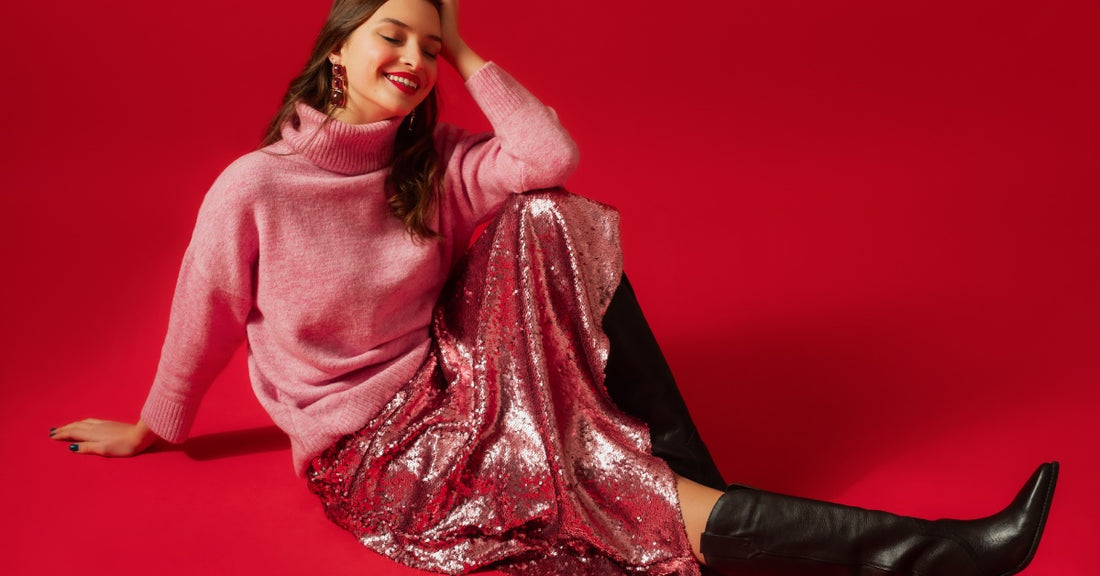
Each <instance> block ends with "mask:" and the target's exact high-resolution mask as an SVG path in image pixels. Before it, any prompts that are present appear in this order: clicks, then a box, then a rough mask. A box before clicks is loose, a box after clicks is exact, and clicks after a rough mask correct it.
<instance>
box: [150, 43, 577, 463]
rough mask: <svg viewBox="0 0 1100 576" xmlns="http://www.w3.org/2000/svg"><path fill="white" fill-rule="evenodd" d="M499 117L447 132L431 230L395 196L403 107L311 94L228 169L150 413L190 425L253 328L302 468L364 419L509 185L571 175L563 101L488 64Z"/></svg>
mask: <svg viewBox="0 0 1100 576" xmlns="http://www.w3.org/2000/svg"><path fill="white" fill-rule="evenodd" d="M466 87H467V89H468V90H469V92H470V94H471V95H472V96H473V98H474V100H475V102H477V104H478V105H479V106H480V107H481V109H482V111H483V112H484V113H485V115H486V117H488V119H489V121H490V123H491V124H492V126H493V130H494V133H493V134H480V135H474V134H469V133H466V132H464V131H462V130H460V129H458V128H455V127H453V126H448V125H440V126H439V127H438V128H437V130H436V132H435V144H436V149H437V150H438V151H439V155H440V162H441V167H442V168H444V170H445V172H444V178H443V196H442V199H441V202H440V204H439V206H438V209H437V211H436V214H435V216H434V220H433V221H432V228H433V229H434V230H436V231H438V232H439V233H440V234H442V235H443V238H444V240H443V241H440V242H434V241H417V240H414V239H412V238H411V237H410V236H409V234H408V232H406V230H405V228H404V225H403V224H402V222H401V221H400V220H399V219H398V218H396V217H395V216H393V215H392V214H391V213H390V210H389V207H388V205H387V204H386V190H385V180H386V176H387V174H388V172H389V166H390V162H391V159H392V155H393V142H394V138H395V135H396V131H397V128H398V126H399V124H400V121H401V119H400V118H394V119H390V120H385V121H381V122H376V123H372V124H365V125H351V124H346V123H343V122H340V121H337V120H331V121H329V122H328V123H327V124H324V121H325V119H326V116H325V115H324V114H322V113H321V112H318V111H317V110H314V109H312V108H310V107H309V106H306V105H304V104H299V105H298V107H297V117H296V118H295V119H293V120H292V121H290V122H288V123H287V124H286V125H285V126H284V127H283V130H282V135H283V139H282V140H281V141H279V142H277V143H275V144H273V145H271V146H269V147H268V148H265V149H263V150H258V151H256V152H252V153H250V154H247V155H245V156H243V157H241V158H239V159H238V160H237V161H235V162H234V163H233V164H231V165H230V166H229V167H228V168H227V169H226V170H225V171H224V172H223V173H222V174H221V176H219V177H218V179H217V180H216V181H215V183H214V185H213V186H212V188H211V189H210V191H209V192H208V193H207V195H206V197H205V199H204V200H203V204H202V207H201V208H200V209H199V215H198V221H197V223H196V225H195V231H194V234H193V236H192V238H191V243H190V245H189V246H188V249H187V252H186V254H185V255H184V258H183V265H182V267H181V270H180V275H179V280H178V283H177V286H176V292H175V296H174V298H173V301H172V313H171V318H170V320H169V325H168V335H167V337H166V339H165V343H164V348H163V351H162V352H161V358H160V364H159V367H158V370H157V374H156V377H155V379H154V382H153V385H152V388H151V390H150V392H149V396H148V398H147V400H146V402H145V406H144V408H143V409H142V412H141V417H142V419H143V420H144V421H145V423H146V424H148V426H149V427H150V428H151V429H152V430H153V432H154V433H156V434H157V435H158V436H160V437H161V438H164V439H166V440H168V441H170V442H174V443H178V442H182V441H184V440H185V439H186V438H187V435H188V432H189V430H190V428H191V424H192V422H193V421H194V419H195V415H196V412H197V410H198V407H199V403H200V401H201V399H202V396H203V394H204V393H205V392H206V390H207V388H208V387H209V385H210V383H211V382H212V381H213V380H214V378H215V377H216V376H217V374H218V373H219V372H221V370H222V368H223V367H224V366H225V364H226V363H227V362H228V361H229V358H230V357H231V356H232V355H233V353H234V351H235V350H236V349H237V347H238V346H239V345H240V344H241V342H242V341H245V340H247V343H248V366H249V375H250V377H251V381H252V386H253V389H254V390H255V393H256V396H257V398H258V399H259V401H260V403H261V404H262V405H263V407H264V408H265V409H266V410H267V412H268V413H269V414H270V415H271V418H272V420H273V421H274V422H275V424H276V425H277V426H279V427H280V428H281V429H282V430H284V431H285V432H286V433H287V434H288V435H289V436H290V439H291V447H292V453H293V458H294V467H295V471H296V472H297V473H298V474H302V473H303V471H304V470H305V468H306V466H307V465H308V463H309V462H310V461H311V460H312V459H313V458H314V457H315V456H317V455H318V454H319V453H320V452H322V451H323V450H324V449H325V448H327V447H328V446H330V445H331V444H333V443H334V442H335V441H336V440H337V439H339V438H340V437H341V436H344V435H346V434H349V433H351V432H354V431H356V430H358V429H359V428H361V427H362V426H364V425H365V424H366V423H367V422H368V421H369V420H370V419H371V418H372V417H373V416H374V415H375V414H377V413H378V411H379V410H380V409H381V408H382V406H384V405H385V403H386V402H388V401H389V400H390V399H391V398H392V397H393V396H394V394H396V392H397V391H398V389H399V388H400V387H401V386H402V385H403V384H404V383H405V382H406V381H408V380H409V378H410V377H411V376H412V374H413V373H414V372H415V370H416V369H417V368H418V367H419V366H420V364H421V363H422V362H423V361H424V359H425V357H426V355H427V353H428V349H429V332H428V324H429V322H430V318H431V312H432V308H433V306H434V304H435V301H436V299H437V298H438V296H439V293H440V291H441V290H442V288H443V284H444V281H445V280H446V278H447V275H448V273H449V272H450V270H451V267H452V266H453V264H454V263H455V262H456V261H457V260H458V258H459V257H460V256H461V254H462V252H463V250H464V249H465V247H466V246H467V245H468V243H469V240H470V236H471V234H472V233H473V230H474V229H475V227H476V226H477V224H478V223H479V222H481V221H483V220H485V219H487V218H488V217H490V216H492V215H493V214H494V213H495V212H496V211H497V209H498V208H499V206H500V205H501V204H502V203H503V201H504V200H505V198H506V197H507V195H508V194H511V193H517V192H522V191H524V190H531V189H539V188H549V187H554V186H560V185H562V184H564V182H565V180H566V178H568V176H569V175H570V174H571V173H572V172H573V170H574V169H575V167H576V162H577V150H576V146H575V145H574V143H573V141H572V139H571V138H570V137H569V135H568V133H566V131H565V130H564V129H563V128H562V126H561V125H560V124H559V123H558V120H557V116H556V115H555V114H554V112H553V111H552V110H551V109H549V108H547V107H546V106H544V105H542V104H541V103H540V102H539V101H538V100H536V99H535V98H534V96H532V95H531V94H530V93H529V92H527V91H526V90H525V89H524V88H523V87H521V86H520V85H519V84H518V83H516V81H515V80H514V79H512V77H511V76H509V75H508V74H506V73H505V72H504V71H503V70H501V69H500V68H499V67H497V66H496V65H495V64H492V63H490V64H488V65H486V66H485V67H484V68H482V69H481V70H479V71H478V72H477V73H475V74H474V75H473V76H472V77H470V79H469V80H468V81H467V82H466Z"/></svg>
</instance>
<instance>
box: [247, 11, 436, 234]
mask: <svg viewBox="0 0 1100 576" xmlns="http://www.w3.org/2000/svg"><path fill="white" fill-rule="evenodd" d="M425 2H428V3H429V4H431V5H432V6H434V7H435V9H436V10H437V11H439V10H442V7H441V5H440V3H439V0H425ZM385 3H386V0H336V1H335V2H334V3H333V4H332V10H330V11H329V15H328V19H327V20H326V21H325V25H324V27H322V28H321V33H320V34H318V35H317V41H316V42H315V43H314V45H313V52H312V53H311V54H310V56H309V61H308V62H307V63H306V65H305V68H303V69H302V72H301V73H300V74H298V76H297V77H296V78H295V79H294V80H292V81H291V82H290V86H289V87H288V88H287V91H286V95H285V96H283V105H282V107H281V108H280V109H279V113H278V114H276V115H275V117H274V118H272V120H271V124H269V125H268V127H267V133H266V134H265V135H264V139H263V144H262V145H263V146H268V145H271V144H274V143H275V142H278V141H279V140H282V138H283V135H282V128H283V125H284V124H285V123H287V122H298V121H299V119H298V115H297V113H296V112H295V110H294V109H295V106H297V104H298V102H303V103H305V104H307V105H309V106H311V107H313V108H314V109H316V110H321V111H323V112H325V114H327V115H328V118H327V119H325V124H328V123H329V122H330V121H331V120H332V117H333V116H332V114H333V112H334V111H335V108H334V107H333V106H332V105H331V104H330V102H329V99H330V98H331V92H332V64H331V62H329V54H331V53H332V52H333V51H334V50H336V49H337V48H338V47H339V46H340V45H342V44H343V43H344V42H346V41H347V39H348V37H350V36H351V33H352V32H354V31H355V29H356V28H358V27H359V26H360V25H362V24H363V23H364V22H366V21H367V19H369V18H370V17H371V16H372V15H374V13H375V11H377V10H378V8H379V7H380V6H382V5H383V4H385ZM438 116H439V105H438V103H437V101H436V95H435V88H434V87H433V88H432V90H431V91H430V92H429V93H428V96H427V98H425V99H424V101H423V102H421V103H420V104H419V105H418V106H417V107H416V110H415V111H414V113H413V114H410V115H409V116H406V117H405V119H404V120H403V121H402V122H401V126H400V127H399V129H398V130H397V138H396V139H395V141H394V155H393V165H392V166H391V168H390V173H389V176H387V177H386V191H387V192H388V196H387V202H388V203H389V207H390V212H392V213H393V215H394V216H397V217H398V218H400V219H401V221H402V222H404V224H405V229H406V230H408V232H409V234H411V235H412V236H413V237H414V238H418V239H425V240H432V239H440V238H441V236H440V235H439V233H438V232H436V231H435V230H433V229H432V228H431V226H429V222H430V221H431V218H432V216H433V215H434V213H435V209H436V204H437V203H438V200H439V193H440V192H439V191H440V186H441V180H442V174H441V172H440V169H439V153H438V152H437V151H436V149H435V142H434V141H433V140H432V133H433V132H434V131H435V125H436V120H437V119H438Z"/></svg>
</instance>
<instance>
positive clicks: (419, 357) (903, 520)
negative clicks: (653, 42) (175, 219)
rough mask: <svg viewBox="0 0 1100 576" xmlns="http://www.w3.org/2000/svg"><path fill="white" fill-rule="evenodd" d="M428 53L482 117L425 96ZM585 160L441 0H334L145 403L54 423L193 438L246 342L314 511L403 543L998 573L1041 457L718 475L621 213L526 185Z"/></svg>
mask: <svg viewBox="0 0 1100 576" xmlns="http://www.w3.org/2000/svg"><path fill="white" fill-rule="evenodd" d="M437 56H441V57H442V58H443V59H444V60H445V61H446V62H448V63H449V64H450V65H451V66H452V67H454V68H455V70H456V71H457V72H458V74H459V75H460V76H461V78H462V79H463V80H464V81H465V83H466V87H467V88H468V90H469V92H470V94H471V96H472V97H473V99H474V101H475V102H476V103H477V104H478V106H479V107H480V108H481V109H482V111H483V112H484V113H485V116H486V118H487V119H488V120H489V122H490V123H491V124H492V127H493V133H491V134H472V133H469V132H467V131H465V130H462V129H459V128H456V127H454V126H450V125H446V124H443V123H438V122H437V117H436V116H437V111H436V103H435V94H434V87H435V85H436V82H437V80H438V72H439V70H438V68H437V63H436V57H437ZM582 72H583V71H578V73H577V74H578V77H579V76H580V75H581V74H582ZM600 73H602V74H606V73H607V68H606V67H604V68H603V69H601V70H600ZM698 77H704V76H702V75H700V76H698ZM605 78H606V77H605ZM677 86H679V85H677ZM576 164H577V150H576V146H575V144H574V142H573V140H572V138H571V137H570V136H569V134H568V133H567V132H566V131H565V129H564V128H563V127H562V125H561V124H560V123H559V121H558V118H557V115H556V114H555V113H554V112H553V111H552V110H551V109H549V108H548V107H546V106H545V105H543V104H542V103H541V102H539V101H538V100H537V99H535V98H534V96H533V95H531V93H530V92H528V91H527V90H526V89H524V88H523V87H522V86H520V85H519V84H518V83H517V82H516V81H515V79H514V78H512V77H511V76H510V75H508V74H507V73H505V72H504V71H503V70H502V69H501V68H500V67H499V66H498V65H496V64H492V63H486V62H485V61H484V60H482V59H481V57H480V56H478V54H477V53H475V52H474V51H473V50H471V49H470V48H469V46H467V45H466V43H465V42H464V41H463V39H462V37H461V36H459V34H458V20H457V1H454V0H451V1H441V2H435V1H430V0H389V1H374V2H366V1H355V0H338V1H337V2H336V3H335V5H334V6H333V9H332V11H331V14H330V16H329V19H328V21H327V22H326V24H325V27H324V28H323V30H322V32H321V34H320V36H319V37H318V40H317V42H316V45H315V47H314V50H313V55H312V57H311V59H310V60H309V62H308V63H307V65H306V67H305V69H304V70H303V71H302V73H301V74H300V75H299V76H298V77H297V79H295V81H294V82H293V83H292V84H291V86H290V89H289V90H288V92H287V94H286V96H285V98H284V102H283V107H282V109H281V111H280V112H279V113H278V114H277V115H276V117H275V119H274V121H273V122H272V124H271V127H270V130H269V131H268V133H267V137H266V138H265V139H264V145H263V147H262V149H260V150H257V151H254V152H251V153H249V154H246V155H244V156H242V157H241V158H239V159H238V160H237V161H235V162H233V163H232V164H231V165H230V166H229V167H228V168H226V169H225V170H224V172H223V173H222V174H221V176H220V177H219V178H218V179H217V180H216V181H215V183H214V184H213V186H212V187H211V189H210V191H209V193H208V194H207V196H206V198H205V200H204V202H203V206H202V208H201V210H200V212H199V216H198V221H197V223H196V225H195V230H194V234H193V237H192V240H191V244H190V246H189V247H188V249H187V252H186V254H185V256H184V261H183V265H182V267H181V270H180V275H179V280H178V284H177V287H176V292H175V296H174V300H173V305H172V315H171V319H170V323H169V331H168V335H167V338H166V341H165V345H164V349H163V352H162V355H161V359H160V365H159V368H158V371H157V374H156V377H155V379H154V382H153V385H152V388H151V390H150V391H149V394H148V397H147V400H146V403H145V406H144V408H143V410H142V412H141V419H140V420H139V421H138V422H137V423H136V424H128V423H120V422H111V421H106V420H99V419H87V420H83V421H80V422H74V423H72V424H69V425H67V426H62V427H60V428H58V429H56V430H54V431H52V432H51V436H53V437H54V438H55V439H57V440H60V441H63V442H65V443H66V444H67V445H68V446H69V449H70V450H72V451H73V452H75V453H76V454H81V455H101V456H132V455H134V454H137V453H139V452H142V451H144V450H146V449H147V448H148V447H150V445H152V444H153V443H156V442H158V441H159V440H165V441H167V442H171V443H180V442H183V441H184V440H186V439H187V437H188V436H189V434H190V431H191V425H192V423H193V421H194V419H195V416H196V412H197V410H198V407H199V404H200V402H201V400H202V397H203V395H204V393H205V391H206V389H207V388H208V387H209V385H210V383H211V382H212V380H213V379H214V377H215V376H216V375H217V373H218V372H219V371H220V370H221V368H222V367H223V366H224V365H225V363H226V362H227V361H228V359H229V357H230V356H231V355H232V354H233V351H234V350H235V349H236V348H238V347H239V346H240V345H241V343H242V342H247V344H248V356H249V367H250V376H251V380H252V384H253V387H254V390H255V392H256V395H257V397H258V398H259V401H260V403H261V405H262V406H263V407H264V408H265V409H266V410H267V412H268V413H269V414H270V416H271V419H272V420H273V421H274V422H275V423H276V424H277V425H278V426H279V428H281V429H282V430H283V431H285V432H286V434H287V435H288V436H289V437H290V440H291V449H292V458H293V463H294V466H295V469H296V471H297V472H298V473H299V474H301V475H303V476H304V477H305V478H306V480H307V482H308V485H309V487H310V489H311V490H312V491H313V492H315V493H316V494H317V495H318V496H319V497H320V499H321V501H322V502H323V504H324V506H325V509H326V511H327V513H328V515H329V516H330V517H331V518H332V519H333V520H334V521H335V522H336V523H338V524H339V525H340V526H341V527H343V528H345V529H346V530H347V531H349V532H351V533H353V534H354V535H355V536H356V538H357V539H358V540H359V541H361V542H362V543H363V544H365V545H367V546H369V547H371V548H372V549H374V550H377V551H378V552H380V553H382V554H385V555H387V556H389V557H391V558H394V559H396V560H398V561H400V562H403V563H405V564H408V565H410V566H414V567H419V568H424V569H430V570H438V571H444V572H448V573H463V572H467V571H471V570H477V569H482V568H486V567H493V568H499V569H501V570H504V571H506V572H511V573H517V574H524V573H533V574H541V573H569V574H573V573H590V574H628V573H630V574H633V573H648V574H653V575H659V574H688V575H691V574H697V573H698V572H699V566H698V564H697V562H696V559H699V560H703V561H705V562H706V563H707V564H708V565H709V566H710V567H712V568H715V569H718V570H721V571H723V573H730V574H740V573H769V574H819V573H828V574H835V573H838V571H844V570H848V571H853V572H854V571H858V570H864V569H867V570H872V571H877V572H892V573H900V574H936V573H947V574H957V575H978V574H981V575H982V576H988V575H990V574H994V575H998V576H1001V575H1007V574H1013V573H1015V572H1018V571H1019V570H1022V569H1023V568H1024V567H1025V566H1026V565H1027V564H1028V562H1030V560H1031V558H1032V556H1033V554H1034V552H1035V549H1036V546H1037V545H1038V541H1039V539H1040V537H1041V535H1042V533H1043V530H1044V526H1045V522H1046V519H1047V513H1048V511H1049V509H1050V504H1051V501H1052V496H1053V491H1054V487H1055V484H1056V480H1057V475H1058V465H1057V464H1056V463H1048V464H1044V465H1042V466H1040V467H1039V468H1038V470H1036V472H1035V473H1034V474H1033V476H1032V477H1031V479H1030V480H1029V481H1028V482H1027V483H1026V484H1025V485H1024V487H1023V489H1021V490H1020V491H1019V493H1018V496H1017V498H1016V499H1015V500H1014V501H1013V502H1012V503H1011V504H1010V505H1009V506H1008V507H1006V508H1005V509H1004V510H1003V511H1002V512H1000V513H999V514H997V515H994V516H992V517H990V518H987V519H985V520H981V521H975V522H959V521H924V520H918V519H915V518H909V517H903V516H897V515H893V514H889V513H885V512H878V511H872V510H865V509H861V508H853V507H847V506H838V505H832V504H827V503H824V502H817V501H811V500H803V499H797V498H791V497H786V496H781V495H779V494H774V493H770V492H764V491H759V490H753V489H749V488H745V487H739V486H734V487H730V488H729V489H728V490H726V491H725V492H722V491H721V489H722V488H725V486H722V484H723V483H722V479H721V475H720V474H718V472H717V470H716V468H715V466H714V463H713V462H712V461H711V460H710V457H709V454H708V452H707V450H706V448H705V446H703V445H702V443H701V442H700V441H699V440H698V434H697V431H696V430H695V428H694V425H693V424H692V423H691V420H690V418H689V417H687V415H686V412H685V410H684V409H683V403H682V401H680V399H679V395H678V392H677V391H676V386H675V383H674V382H673V381H672V380H671V375H670V373H669V372H668V369H667V366H665V365H664V360H663V358H662V357H661V352H660V349H659V348H658V347H657V346H656V343H655V341H653V338H652V335H651V334H649V331H648V327H647V325H646V322H645V319H644V317H642V315H641V313H640V308H639V307H638V305H637V302H636V301H635V300H634V296H633V292H632V291H631V289H630V285H629V283H627V282H626V281H625V277H624V276H623V275H622V270H621V254H620V251H619V244H618V240H619V236H618V217H617V215H616V213H615V212H614V211H613V210H611V209H609V208H608V207H606V206H603V205H600V204H597V203H595V202H591V201H586V200H583V199H580V198H577V197H574V196H570V195H568V194H566V193H564V192H562V191H560V190H549V191H547V190H543V189H547V188H556V187H559V186H561V185H562V184H564V183H565V181H566V180H567V179H568V178H569V177H570V175H571V174H572V172H573V170H574V169H575V167H576ZM486 221H489V226H488V229H487V231H486V232H485V234H484V235H483V236H481V237H480V238H479V239H478V240H477V242H476V243H475V244H474V245H473V246H472V247H471V248H470V249H469V250H468V251H466V248H467V246H468V245H469V242H470V240H471V239H472V237H473V235H474V231H475V230H476V229H477V227H478V226H479V225H480V224H482V223H484V222H486ZM628 414H629V415H628ZM647 426H648V430H647ZM776 427H778V425H777V426H776ZM696 481H698V483H697V482H696ZM704 484H705V485H707V486H705V485H704ZM708 486H709V487H708Z"/></svg>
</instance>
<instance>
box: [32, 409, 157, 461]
mask: <svg viewBox="0 0 1100 576" xmlns="http://www.w3.org/2000/svg"><path fill="white" fill-rule="evenodd" d="M50 438H53V439H54V440H59V441H62V442H69V443H70V444H69V450H72V451H73V452H76V453H77V454H95V455H98V456H106V457H108V458H124V457H128V456H135V455H137V454H140V453H141V452H144V451H145V450H146V449H148V448H149V447H150V446H152V445H153V443H154V442H156V440H157V435H156V434H154V433H153V431H152V430H150V429H149V427H148V426H146V425H145V422H142V421H141V420H138V422H137V424H127V423H125V422H112V421H110V420H98V419H96V418H88V419H87V420H81V421H79V422H73V423H72V424H67V425H65V426H62V427H60V428H56V429H54V430H51V431H50Z"/></svg>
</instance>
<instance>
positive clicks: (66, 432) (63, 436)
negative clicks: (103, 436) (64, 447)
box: [50, 422, 88, 442]
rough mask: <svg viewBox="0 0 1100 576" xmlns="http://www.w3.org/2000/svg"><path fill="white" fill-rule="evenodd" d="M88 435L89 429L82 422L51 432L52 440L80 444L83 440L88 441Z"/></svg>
mask: <svg viewBox="0 0 1100 576" xmlns="http://www.w3.org/2000/svg"><path fill="white" fill-rule="evenodd" d="M87 433H88V427H87V426H85V425H83V424H82V423H80V422H76V423H73V424H69V425H66V426H62V427H60V428H57V429H56V430H54V431H52V432H50V438H53V439H54V440H61V441H71V440H75V441H77V442H80V441H82V440H86V439H87V438H86V435H87Z"/></svg>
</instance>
